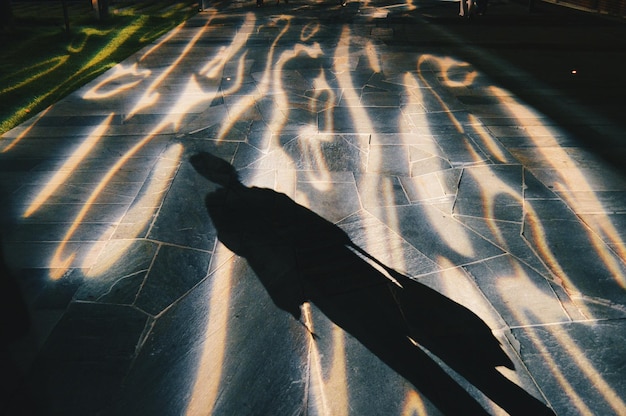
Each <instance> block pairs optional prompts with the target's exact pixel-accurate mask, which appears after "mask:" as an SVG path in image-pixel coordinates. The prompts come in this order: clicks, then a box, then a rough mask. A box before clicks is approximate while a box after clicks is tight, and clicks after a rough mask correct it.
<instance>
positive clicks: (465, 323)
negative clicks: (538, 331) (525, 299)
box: [190, 153, 554, 415]
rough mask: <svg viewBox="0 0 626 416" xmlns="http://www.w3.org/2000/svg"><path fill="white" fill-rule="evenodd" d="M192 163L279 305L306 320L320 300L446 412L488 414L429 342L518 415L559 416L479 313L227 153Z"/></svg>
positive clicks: (218, 214) (221, 226)
mask: <svg viewBox="0 0 626 416" xmlns="http://www.w3.org/2000/svg"><path fill="white" fill-rule="evenodd" d="M190 161H191V163H192V165H193V166H194V168H195V169H196V171H197V172H198V173H200V174H201V175H203V176H204V177H205V178H207V179H208V180H210V181H211V182H214V183H215V184H217V185H219V188H218V189H217V190H215V191H213V192H211V193H209V194H208V195H207V196H206V206H207V210H208V213H209V216H210V218H211V221H212V222H213V225H214V226H215V228H216V230H217V234H218V239H219V240H220V241H221V242H222V243H223V244H224V245H225V246H226V247H228V248H229V249H230V250H232V251H233V252H234V253H235V254H237V255H239V256H242V257H244V258H245V259H246V260H247V262H248V264H249V265H250V267H251V268H252V269H253V270H254V272H255V274H256V275H257V277H258V278H259V280H260V281H261V283H262V284H263V286H264V287H265V289H266V290H267V292H268V294H269V296H270V297H271V299H272V301H273V302H274V303H275V304H276V306H277V307H279V308H281V309H283V310H285V311H287V312H289V313H290V314H291V315H293V316H294V318H295V319H298V320H299V319H300V307H301V305H302V304H303V303H304V302H307V301H308V302H312V303H313V304H315V306H316V307H317V308H318V309H319V310H320V311H321V312H322V313H323V314H324V315H326V316H327V317H328V318H329V319H330V320H331V321H333V322H334V323H335V324H336V325H338V326H339V327H341V328H342V329H343V330H345V331H346V332H348V333H349V334H351V335H352V336H353V337H355V338H356V339H357V340H358V341H359V342H360V343H361V344H363V346H365V347H366V348H367V349H368V350H370V351H371V352H372V353H374V354H375V355H376V356H377V357H378V358H379V359H381V360H382V361H383V362H385V363H386V364H387V365H388V366H389V367H390V368H392V369H393V370H394V371H396V372H397V373H398V374H400V375H402V376H403V377H404V378H406V379H407V380H408V381H409V382H411V383H412V384H413V385H414V386H415V387H416V388H417V389H418V390H419V391H420V392H421V393H422V394H424V395H425V396H426V397H427V398H428V399H429V400H430V401H431V402H432V403H433V404H434V405H435V406H436V407H437V408H438V409H439V410H441V411H442V412H443V413H444V414H463V415H470V414H471V415H480V414H488V413H487V412H486V411H485V410H484V409H483V408H482V407H481V406H480V405H479V404H478V403H477V402H476V400H475V399H474V398H473V397H471V396H470V395H469V394H468V393H467V392H466V391H465V390H464V389H463V388H461V387H460V386H459V385H458V383H456V382H455V381H454V380H453V379H452V378H451V377H450V376H449V375H448V374H447V373H446V372H445V371H444V370H443V369H442V368H441V367H440V366H439V365H438V364H437V363H435V362H434V361H433V360H432V359H431V358H430V357H429V355H428V354H427V353H426V352H424V350H423V349H425V350H428V351H429V352H430V353H432V354H434V355H436V356H437V357H438V358H440V359H441V360H442V361H444V362H445V363H446V364H447V365H448V366H449V367H450V368H452V369H453V370H455V371H456V372H457V373H459V374H461V375H462V376H463V377H465V379H467V380H468V381H469V382H471V383H472V384H473V385H474V386H476V387H477V388H479V389H480V390H481V391H483V393H485V394H486V395H487V396H488V397H489V398H491V399H492V400H493V401H494V402H496V403H497V404H498V405H499V406H501V407H502V408H504V409H505V410H507V411H508V412H509V413H510V414H519V415H529V414H532V415H543V414H554V413H553V412H552V411H551V410H550V409H549V408H548V407H547V406H546V405H545V404H543V403H542V402H540V401H539V400H537V399H535V398H534V397H532V396H531V395H530V394H528V393H527V392H526V391H524V390H523V389H521V388H519V387H518V386H517V385H516V384H514V383H512V382H511V381H509V380H508V379H507V378H505V377H504V376H502V375H501V374H500V373H499V372H498V371H497V370H496V366H506V367H509V368H511V369H514V366H513V363H512V362H511V360H510V359H509V357H508V356H507V355H506V354H505V353H504V351H503V350H502V348H501V346H500V344H499V342H498V341H497V339H496V338H495V337H494V336H493V334H492V333H491V330H490V329H489V327H488V326H487V325H486V324H485V323H484V322H483V321H482V320H481V319H480V318H479V317H478V316H476V315H475V314H474V313H473V312H471V311H470V310H468V309H467V308H465V307H463V306H462V305H460V304H458V303H456V302H454V301H452V300H450V299H448V298H447V297H445V296H443V295H441V294H440V293H439V292H437V291H435V290H433V289H431V288H429V287H427V286H425V285H423V284H421V283H419V282H417V281H415V280H413V279H411V278H409V277H407V276H404V275H402V274H401V273H398V272H397V271H395V270H393V269H392V268H390V267H388V266H386V265H384V264H382V263H381V262H379V261H378V260H376V259H375V258H374V257H372V256H371V255H369V254H368V253H367V252H365V251H364V250H363V249H361V248H360V247H358V246H356V245H355V244H354V243H353V242H352V241H351V240H350V238H349V237H348V235H347V234H346V233H345V232H344V231H343V230H341V229H340V228H339V227H337V226H336V225H334V224H332V223H331V222H329V221H327V220H325V219H324V218H322V217H320V216H319V215H317V214H315V213H314V212H312V211H310V210H309V209H307V208H305V207H303V206H301V205H298V204H297V203H296V202H294V201H293V200H291V199H290V198H288V197H287V196H286V195H284V194H281V193H278V192H276V191H273V190H271V189H266V188H256V187H250V188H248V187H246V186H244V185H243V184H242V183H241V182H240V181H239V179H238V176H237V172H236V170H235V169H234V167H233V166H231V165H230V164H229V163H227V162H225V161H224V160H222V159H220V158H217V157H215V156H213V155H211V154H209V153H199V154H196V155H194V156H192V157H191V160H190ZM375 266H378V267H375ZM380 270H383V271H385V273H383V272H381V271H380Z"/></svg>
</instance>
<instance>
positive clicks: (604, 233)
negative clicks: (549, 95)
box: [491, 87, 626, 291]
mask: <svg viewBox="0 0 626 416" xmlns="http://www.w3.org/2000/svg"><path fill="white" fill-rule="evenodd" d="M491 90H492V91H493V93H494V94H496V95H502V92H501V90H500V89H499V88H497V87H491ZM502 106H503V108H505V109H506V110H507V111H508V112H509V114H511V115H512V116H514V117H516V118H517V122H516V125H518V126H528V127H532V126H535V128H534V129H530V128H528V129H527V131H531V132H532V134H529V138H530V139H532V140H537V137H540V138H541V140H542V141H543V142H544V146H537V149H539V150H540V151H541V152H542V153H543V154H544V159H545V161H546V162H547V163H550V164H551V168H552V169H553V170H554V171H555V172H556V173H557V174H558V176H557V180H556V181H555V185H554V186H555V189H556V190H557V191H558V192H559V193H560V195H561V196H562V197H563V199H564V200H565V201H566V202H567V204H568V205H569V206H570V207H571V208H572V209H573V210H574V212H576V213H579V212H585V211H587V212H589V211H592V212H600V213H603V212H605V211H606V210H605V208H604V206H603V204H602V202H601V201H600V200H599V198H598V196H597V195H596V192H595V191H594V187H593V186H592V185H591V184H590V183H589V179H588V178H587V177H586V172H585V171H583V170H581V169H579V168H577V167H576V166H577V164H576V163H575V161H574V160H573V159H572V157H571V156H570V154H569V153H568V152H567V151H566V150H565V149H563V148H562V147H561V146H559V144H558V142H557V140H556V138H555V136H554V133H553V131H552V130H550V129H549V128H548V127H546V126H543V125H541V123H537V120H538V119H539V117H540V116H539V115H538V114H537V113H536V112H535V111H534V110H532V109H530V108H528V107H527V106H524V105H522V104H520V103H517V102H514V101H511V100H504V101H503V102H502ZM537 124H538V125H539V126H536V125H537ZM546 142H548V143H549V144H550V145H549V146H546V145H545V143H546ZM548 152H549V153H548ZM580 195H585V196H586V198H585V200H584V201H581V200H580V199H579V198H580ZM589 195H591V197H589ZM530 209H532V207H530ZM531 214H532V213H531ZM528 218H529V219H530V224H531V225H532V226H533V228H534V229H535V231H536V232H537V234H536V235H537V236H538V237H540V238H539V240H538V241H536V243H537V244H538V247H539V250H540V254H541V255H542V257H543V258H544V259H546V258H547V262H548V264H550V265H551V267H554V269H553V272H554V273H555V274H557V275H558V276H559V278H561V279H562V280H563V283H564V284H566V285H567V286H568V287H569V288H570V290H574V291H576V290H575V288H574V287H573V283H572V282H571V281H570V279H569V278H568V277H567V275H566V274H565V272H564V271H563V270H562V269H561V267H560V266H559V265H558V261H557V259H556V257H555V256H554V254H553V253H552V251H551V250H550V248H549V247H548V243H547V241H545V232H544V230H543V228H542V226H541V224H540V223H539V220H538V219H537V218H534V217H533V216H532V215H530V216H529V217H528ZM586 222H587V224H588V225H589V226H590V228H589V239H590V242H591V244H592V246H593V247H594V248H595V250H596V253H597V254H598V255H599V256H600V258H601V259H602V260H603V262H604V264H605V265H606V267H607V269H608V270H610V272H611V274H612V276H613V279H614V280H615V281H616V282H617V283H618V284H619V285H620V286H621V287H622V288H626V276H625V275H624V273H623V271H622V270H623V269H624V264H623V261H624V260H625V259H626V244H625V243H624V240H623V239H622V237H621V236H620V234H619V232H618V231H617V229H616V228H615V226H614V225H613V223H612V222H611V220H610V219H609V218H608V216H607V215H601V216H591V217H587V218H586ZM594 232H595V233H597V234H598V235H595V234H593V233H594ZM598 237H600V238H598ZM603 238H604V239H606V240H608V242H610V243H611V245H612V246H613V248H612V249H611V248H609V247H608V245H607V244H605V242H604V241H602V239H603ZM613 251H614V252H613ZM615 254H617V257H619V258H616V256H615Z"/></svg>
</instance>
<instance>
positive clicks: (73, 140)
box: [0, 2, 626, 416]
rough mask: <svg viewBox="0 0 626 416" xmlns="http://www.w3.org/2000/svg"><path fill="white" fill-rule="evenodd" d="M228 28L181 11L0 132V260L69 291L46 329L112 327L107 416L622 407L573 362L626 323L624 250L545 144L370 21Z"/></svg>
mask: <svg viewBox="0 0 626 416" xmlns="http://www.w3.org/2000/svg"><path fill="white" fill-rule="evenodd" d="M394 7H395V8H402V10H404V11H405V12H407V13H408V12H410V11H411V10H413V9H414V8H415V6H414V5H413V3H407V4H399V5H394ZM250 10H251V9H249V8H246V7H242V8H234V9H228V10H220V11H218V10H217V9H209V10H206V11H204V12H202V13H200V14H199V15H198V16H196V17H194V18H193V19H191V20H189V21H188V22H187V23H185V24H183V25H181V26H179V27H177V28H176V29H174V30H173V31H171V32H169V33H168V34H167V35H165V36H163V37H162V38H160V39H159V41H158V42H156V43H155V44H154V45H152V46H150V47H147V48H145V49H144V50H142V51H140V52H138V53H137V54H135V55H134V56H133V57H131V58H129V59H128V60H126V61H124V62H122V63H120V64H118V65H116V66H114V67H113V68H112V69H110V70H109V71H108V72H106V73H105V74H103V75H102V76H100V77H99V78H97V79H95V80H94V81H92V82H91V83H89V84H87V85H86V86H84V87H83V88H81V89H80V90H79V91H77V92H76V93H75V94H72V95H70V96H69V97H68V98H66V99H65V100H62V101H60V102H59V103H57V104H56V105H54V106H52V107H51V108H50V109H48V110H46V112H44V113H41V114H40V115H39V116H37V117H34V118H32V119H30V120H29V121H28V122H26V123H24V124H22V125H20V126H19V127H17V128H15V129H13V130H11V131H9V132H8V133H7V134H5V135H4V136H3V137H2V138H1V139H0V152H1V153H0V155H2V157H3V162H2V163H4V160H5V159H6V160H17V161H18V162H20V163H25V164H32V169H30V170H29V171H28V172H27V173H24V174H23V176H22V177H21V178H20V181H21V183H20V184H19V185H18V184H11V183H7V184H5V185H3V186H5V187H9V188H8V190H9V191H10V195H11V199H10V200H9V201H8V204H9V205H8V206H10V209H9V210H8V211H6V212H7V215H9V214H8V213H10V214H11V215H12V217H11V218H12V223H11V227H10V229H11V230H12V231H11V232H9V233H8V234H7V235H6V237H5V238H6V239H7V241H8V243H7V248H8V250H9V251H10V252H11V251H12V253H13V254H12V256H13V258H14V259H15V262H16V267H18V268H23V269H24V270H35V269H36V270H38V272H37V273H40V274H41V271H44V272H45V278H46V279H48V280H47V285H48V287H57V288H63V287H68V286H70V287H72V288H73V292H72V295H71V303H70V304H71V305H72V307H71V308H69V310H70V312H73V311H77V312H75V313H79V312H80V314H81V316H83V315H84V314H86V315H87V316H88V314H89V313H93V312H89V311H90V309H89V307H101V308H106V307H115V308H117V309H116V311H118V310H119V311H124V313H132V316H133V317H134V318H133V319H134V320H133V321H132V325H131V324H128V325H127V326H126V327H125V328H131V327H132V328H131V329H133V330H134V331H135V332H132V334H133V335H134V338H132V337H131V338H132V339H133V341H132V342H130V341H129V345H128V346H127V350H128V351H126V350H124V351H122V352H119V351H121V350H122V349H124V348H126V346H122V347H119V348H118V349H116V351H118V352H119V354H118V355H119V357H122V358H119V357H118V358H116V359H117V361H116V362H115V364H116V366H117V367H115V369H114V370H115V373H114V374H115V375H116V376H117V375H119V374H122V375H123V377H122V378H123V380H124V384H123V387H122V388H121V389H120V390H119V391H118V390H115V391H114V392H113V393H111V392H109V393H107V394H108V396H107V395H106V394H105V393H102V399H101V401H102V402H103V403H106V406H108V407H107V410H109V411H111V412H112V414H115V413H117V414H119V413H120V412H122V409H123V413H126V414H186V415H189V416H192V415H194V416H195V415H206V414H315V415H317V414H319V415H354V414H358V415H378V414H389V415H396V414H397V415H435V414H439V412H444V413H445V412H446V411H449V412H455V411H458V409H459V408H465V409H473V412H474V413H472V414H481V413H484V414H502V412H503V411H504V412H507V413H509V414H523V415H526V414H552V410H554V412H555V413H556V414H571V413H570V412H575V413H576V414H626V403H625V401H624V399H623V397H624V391H623V387H624V386H623V384H619V383H621V381H620V380H619V378H620V375H619V374H617V375H614V374H613V373H612V371H608V372H606V371H603V369H602V368H599V367H598V366H599V365H600V363H599V362H598V359H597V357H596V356H594V355H592V354H589V351H590V349H591V350H593V349H594V348H596V349H601V346H599V345H598V344H601V342H600V341H598V340H599V339H601V336H600V335H599V334H602V335H605V334H606V333H610V332H611V326H610V325H611V322H610V321H611V319H617V320H619V319H623V318H624V317H625V315H626V306H625V305H626V303H625V293H624V288H625V287H626V264H625V260H626V245H625V243H624V241H623V234H620V232H619V231H618V227H617V225H615V224H614V223H613V222H612V221H613V219H612V217H611V216H609V215H607V213H608V212H609V211H610V207H609V208H607V207H605V206H604V202H603V201H604V199H603V194H602V193H601V192H598V190H599V189H601V186H599V185H598V184H599V183H601V178H598V177H596V176H592V174H593V172H592V171H591V170H589V169H585V168H581V167H580V166H579V165H578V164H577V163H575V160H576V159H575V157H574V156H572V152H571V149H568V148H564V147H561V146H560V141H561V139H562V137H563V135H564V134H565V133H564V132H562V131H561V130H560V129H559V128H558V127H557V126H555V125H553V124H550V123H549V120H547V119H546V118H545V117H544V116H543V115H542V114H540V113H538V112H537V111H535V110H533V109H532V108H529V107H528V106H526V105H525V104H524V103H523V102H521V101H520V100H519V99H517V98H516V97H515V96H513V95H512V94H511V93H509V92H508V91H506V90H505V89H503V88H501V87H499V86H496V85H493V83H491V81H490V80H489V79H488V78H487V77H486V76H485V75H484V74H482V73H481V72H480V71H479V70H478V69H476V68H474V66H473V65H472V63H471V62H465V61H463V60H460V59H458V58H456V57H454V56H447V55H446V54H444V53H442V51H440V50H437V49H436V48H433V49H432V50H429V49H427V48H426V47H425V49H424V50H422V51H419V50H411V51H407V50H406V49H402V48H394V45H393V44H392V43H391V44H386V43H384V42H383V41H382V40H380V39H378V38H377V37H376V36H374V35H373V33H375V32H374V30H373V29H372V28H373V27H374V25H370V24H369V23H368V24H364V23H366V22H369V21H370V19H372V20H373V21H375V18H376V16H379V15H381V14H386V13H387V12H388V11H389V10H390V6H380V7H379V6H377V5H376V4H375V3H372V2H367V3H363V4H360V5H359V4H357V3H348V5H347V6H346V7H341V6H340V5H335V4H334V3H333V4H322V3H316V4H311V5H309V4H296V5H292V4H291V2H290V4H289V5H284V7H282V8H281V9H272V10H270V8H269V7H267V8H263V9H259V11H258V12H257V13H253V12H252V11H250ZM331 17H332V18H331ZM359 19H360V20H359ZM353 20H354V21H357V22H360V23H363V24H358V25H357V24H351V22H352V21H353ZM132 31H133V28H132V27H129V29H128V33H125V36H128V37H130V36H132ZM89 36H97V33H96V34H89V33H86V34H85V41H88V40H89ZM75 47H76V48H78V49H80V47H81V46H80V45H75ZM111 47H114V46H111ZM100 61H102V57H100V56H94V57H93V58H92V61H90V63H89V64H88V65H87V66H86V69H85V71H88V68H92V67H93V66H94V65H96V64H97V63H98V62H100ZM58 64H59V62H57V61H54V62H49V63H46V64H45V65H42V71H47V70H53V69H54V67H55V65H58ZM472 94H473V95H472ZM480 94H482V95H480ZM481 97H482V98H481ZM484 97H487V99H484ZM481 99H483V100H484V101H481ZM485 103H487V104H488V108H486V107H487V105H486V104H485ZM79 114H80V115H79ZM514 126H515V127H514ZM519 126H521V128H520V127H519ZM36 151H37V152H45V155H44V154H38V156H37V157H32V156H31V155H32V154H33V152H36ZM198 154H201V155H210V157H209V156H207V157H209V158H214V159H211V160H220V161H223V162H224V164H225V166H226V167H225V168H223V170H221V171H219V170H218V171H217V173H215V172H212V173H207V171H206V170H204V169H205V168H206V166H211V163H208V164H203V163H195V164H194V163H190V158H191V160H192V161H193V160H194V159H193V158H192V156H193V155H196V156H195V157H196V158H197V155H198ZM575 156H578V157H579V158H580V155H575ZM589 157H591V156H589ZM195 160H196V162H197V160H198V159H195ZM589 163H590V164H592V163H596V164H600V162H599V161H596V160H594V161H590V162H589ZM192 165H193V166H192ZM206 169H208V168H206ZM198 173H200V174H198ZM214 174H216V175H217V176H212V175H214ZM233 178H234V179H233ZM207 179H209V180H207ZM239 181H240V182H241V183H239ZM207 195H208V196H207ZM205 198H206V199H205ZM220 210H221V211H220ZM277 213H285V215H277ZM272 215H274V217H272ZM290 216H292V217H290ZM564 234H569V235H572V236H575V237H576V240H575V241H576V244H567V237H564ZM294 236H297V238H296V237H294ZM281 238H285V239H287V240H288V241H292V240H293V241H295V242H293V244H291V245H289V244H287V245H286V246H285V245H284V244H283V243H281V244H282V245H281V244H278V243H277V241H278V240H280V239H281ZM289 239H292V240H289ZM281 241H282V240H281ZM290 250H292V251H293V253H292V251H290ZM294 253H295V254H294ZM303 253H304V254H303ZM294 256H295V257H294ZM40 274H38V276H39V275H40ZM299 279H300V280H302V281H303V282H304V283H302V282H300V280H299ZM307 279H308V280H307ZM316 279H317V280H316ZM324 279H326V280H324ZM295 282H298V283H297V284H296V283H295ZM300 284H301V286H299V285H300ZM64 285H65V286H64ZM424 305H428V306H430V307H431V309H428V308H427V307H426V306H424ZM120 313H121V312H120ZM392 318H393V319H392ZM68 319H69V318H68ZM99 322H101V321H99ZM107 322H108V321H107ZM463 324H466V326H465V327H463ZM64 325H65V326H71V321H70V322H66V321H64V320H63V319H62V320H61V323H59V325H58V326H57V327H59V328H63V327H64ZM57 327H55V328H52V327H51V328H49V330H50V331H52V333H53V335H54V333H55V332H54V331H56V330H57V329H56V328H57ZM469 328H471V329H472V330H471V331H468V329H469ZM131 329H128V331H131ZM124 331H126V329H124ZM602 331H604V332H602ZM580 334H584V335H586V336H584V339H585V341H584V342H581V341H580V339H581V335H580ZM62 338H63V337H61V336H57V337H54V336H53V337H52V338H51V340H50V341H49V345H51V347H50V348H53V354H52V357H53V358H54V360H55V361H54V363H59V362H67V361H68V360H67V359H66V358H64V357H66V356H65V355H64V354H65V352H64V351H65V350H64V349H63V348H61V347H60V346H55V345H54V343H55V342H57V343H60V344H59V345H63V342H68V341H63V340H62ZM76 342H78V343H80V342H86V341H85V340H84V339H82V338H81V339H77V340H76ZM75 348H78V347H75ZM116 348H117V347H116ZM472 348H474V349H472ZM479 351H482V353H481V352H479ZM54 354H58V356H57V355H54ZM85 354H86V356H88V354H87V353H85ZM125 354H126V355H125ZM116 357H117V356H116ZM64 360H65V361H64ZM565 366H567V368H565ZM48 371H49V373H47V374H46V375H45V377H44V376H42V375H39V377H42V378H44V380H45V382H44V383H48V384H46V386H47V388H49V389H51V391H55V392H56V391H58V393H57V394H56V395H53V394H51V395H50V396H51V397H53V398H52V399H50V400H51V403H52V405H54V406H57V408H63V406H68V404H67V403H70V402H71V400H68V397H71V392H69V391H65V390H63V387H62V385H63V380H64V378H63V377H67V376H64V375H63V374H65V373H64V371H65V368H62V367H61V366H60V365H59V367H55V366H54V365H53V366H52V367H51V369H48ZM99 371H104V370H99ZM111 371H113V370H111ZM615 371H616V372H619V371H618V369H616V370H615ZM70 374H81V375H80V376H77V378H76V379H74V380H73V381H72V383H69V386H70V387H71V386H72V385H73V383H76V384H79V383H81V382H83V381H84V380H83V379H82V378H81V377H86V378H87V379H89V377H91V375H90V374H88V372H79V371H76V372H75V373H70ZM107 374H108V373H107ZM607 374H608V376H607ZM35 376H37V374H36V375H35ZM59 380H61V382H59ZM68 390H69V388H68ZM137 394H141V395H142V397H143V400H142V401H141V403H139V402H137V400H136V395H137ZM96 396H97V395H96ZM111 397H115V400H109V399H110V398H111ZM590 398H593V400H590ZM90 405H93V406H97V405H98V401H97V400H94V401H93V402H92V403H91V404H90ZM103 406H104V405H103ZM81 410H83V411H84V412H85V413H84V414H88V413H89V411H90V410H93V409H89V408H83V409H81Z"/></svg>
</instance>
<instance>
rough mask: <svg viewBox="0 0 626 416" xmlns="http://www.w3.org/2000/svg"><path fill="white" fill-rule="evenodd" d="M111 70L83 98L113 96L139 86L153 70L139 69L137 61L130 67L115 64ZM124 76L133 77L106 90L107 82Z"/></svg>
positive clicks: (96, 98) (91, 98) (113, 81)
mask: <svg viewBox="0 0 626 416" xmlns="http://www.w3.org/2000/svg"><path fill="white" fill-rule="evenodd" d="M109 72H110V74H108V76H107V77H105V78H104V79H103V80H102V81H101V82H99V83H98V84H97V85H96V86H95V87H93V88H91V89H90V90H89V91H87V92H86V93H85V94H84V95H83V98H85V99H87V100H98V99H103V98H108V97H112V96H114V95H116V94H118V93H120V92H123V91H126V90H129V89H131V88H133V87H135V86H137V85H138V84H139V83H140V82H141V81H143V79H144V78H146V77H148V76H150V73H151V71H150V70H148V69H144V70H139V69H138V67H137V63H134V64H133V65H131V66H129V67H125V66H124V65H122V64H119V65H116V66H114V67H113V69H112V70H111V71H109ZM124 77H131V78H133V79H132V80H130V81H127V82H125V83H121V84H120V85H117V86H115V88H111V89H110V90H108V91H106V85H107V84H109V83H114V84H115V81H117V80H119V79H121V78H124ZM101 90H104V91H101Z"/></svg>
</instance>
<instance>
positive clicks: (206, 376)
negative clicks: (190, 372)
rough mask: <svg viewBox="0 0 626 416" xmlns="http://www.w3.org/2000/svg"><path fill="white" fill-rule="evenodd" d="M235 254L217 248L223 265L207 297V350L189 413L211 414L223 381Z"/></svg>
mask: <svg viewBox="0 0 626 416" xmlns="http://www.w3.org/2000/svg"><path fill="white" fill-rule="evenodd" d="M232 256H233V253H232V252H231V251H230V250H228V249H227V248H226V247H225V246H223V245H222V244H218V245H217V247H216V250H215V255H214V262H216V264H218V265H220V264H223V267H220V268H218V269H217V270H216V272H215V274H214V275H213V277H212V279H213V282H212V286H211V293H210V296H209V299H208V305H209V316H208V324H207V328H206V331H204V334H205V336H206V340H205V341H204V349H203V350H202V355H201V357H200V360H199V362H198V365H197V367H196V368H197V373H196V374H195V378H194V379H195V384H194V385H193V389H192V391H191V395H190V399H189V404H188V405H187V409H186V411H185V415H186V416H206V415H211V414H212V412H213V407H214V406H215V402H216V401H217V398H218V394H219V391H220V386H221V383H222V372H223V371H224V360H225V358H226V354H227V351H226V342H227V336H228V329H229V328H228V313H229V308H230V303H231V300H232V299H231V292H232V284H233V283H232V282H233V266H234V264H235V263H234V262H233V261H228V260H229V259H230V258H231V257H232Z"/></svg>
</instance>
